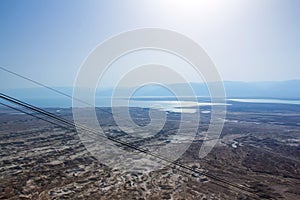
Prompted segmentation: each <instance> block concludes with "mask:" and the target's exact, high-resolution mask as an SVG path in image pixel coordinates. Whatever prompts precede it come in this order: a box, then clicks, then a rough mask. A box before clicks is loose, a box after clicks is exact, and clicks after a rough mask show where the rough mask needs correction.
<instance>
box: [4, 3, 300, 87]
mask: <svg viewBox="0 0 300 200" xmlns="http://www.w3.org/2000/svg"><path fill="white" fill-rule="evenodd" d="M299 8H300V1H297V0H228V1H221V0H220V1H214V0H212V1H206V0H204V1H201V0H200V3H195V2H190V1H180V0H177V1H176V0H166V1H163V0H162V1H161V0H118V1H117V0H109V1H84V0H81V1H78V0H72V1H71V0H63V1H61V0H51V1H50V0H43V1H40V0H28V1H20V0H2V1H0V27H1V29H0V30H1V33H0V65H1V66H4V67H6V68H7V69H9V70H12V71H15V72H17V73H20V74H23V75H25V76H28V77H30V78H32V79H35V80H37V81H40V82H43V83H45V84H47V85H51V86H71V85H72V84H73V82H74V80H75V77H76V74H77V71H78V69H79V67H80V65H81V64H82V62H83V61H84V59H85V58H86V57H87V56H88V54H89V53H90V52H91V51H92V50H93V49H94V48H95V47H96V46H97V45H98V44H99V43H101V42H102V41H104V40H106V39H107V38H110V37H111V36H113V35H116V34H118V33H120V32H124V31H128V30H132V29H137V28H144V27H159V28H166V29H171V30H174V31H177V32H179V33H182V34H185V35H187V36H188V37H190V38H191V39H193V40H194V41H196V42H197V43H198V44H200V45H201V46H202V47H203V48H204V49H205V50H206V52H207V53H208V55H209V56H210V57H211V58H212V60H213V61H214V63H215V64H216V67H217V69H218V70H219V72H220V74H221V76H222V78H223V79H224V80H232V81H280V80H290V79H300V59H299V58H300V12H299ZM0 74H1V79H0V84H1V88H7V87H20V88H21V87H22V86H24V85H23V83H22V81H19V80H18V79H15V78H12V77H10V76H9V75H7V74H6V73H5V72H2V71H1V72H0Z"/></svg>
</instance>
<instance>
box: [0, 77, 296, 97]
mask: <svg viewBox="0 0 300 200" xmlns="http://www.w3.org/2000/svg"><path fill="white" fill-rule="evenodd" d="M190 85H191V87H192V88H193V89H194V91H195V93H196V95H197V96H209V93H208V90H207V88H206V85H205V84H204V83H190ZM224 86H225V91H226V95H227V98H277V99H300V80H290V81H276V82H275V81H274V82H273V81H270V82H239V81H225V82H224ZM172 87H175V88H177V89H179V90H180V89H181V88H184V84H180V83H179V84H173V85H172ZM54 89H56V90H59V91H61V92H63V93H65V94H67V95H70V96H72V91H73V89H72V87H55V88H54ZM127 89H128V88H122V89H121V90H124V91H125V90H127ZM112 91H113V90H112V89H102V90H98V91H97V97H110V96H111V95H112ZM1 92H2V93H5V94H8V95H12V96H15V97H17V98H22V99H55V98H67V97H64V96H62V95H60V94H57V93H55V92H53V91H51V90H49V89H47V88H26V89H10V90H1ZM170 94H171V93H170V92H169V91H168V90H166V89H165V88H162V87H158V86H156V85H153V86H147V87H144V88H143V89H141V90H138V91H137V92H136V93H135V97H140V96H158V97H160V96H170Z"/></svg>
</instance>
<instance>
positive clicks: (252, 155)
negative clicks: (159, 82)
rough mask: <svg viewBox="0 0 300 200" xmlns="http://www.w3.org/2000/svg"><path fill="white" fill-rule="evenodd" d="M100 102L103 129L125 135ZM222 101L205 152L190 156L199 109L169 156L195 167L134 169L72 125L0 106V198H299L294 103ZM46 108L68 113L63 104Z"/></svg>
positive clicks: (138, 116)
mask: <svg viewBox="0 0 300 200" xmlns="http://www.w3.org/2000/svg"><path fill="white" fill-rule="evenodd" d="M104 109H106V111H108V112H101V111H99V112H98V119H99V121H100V124H101V126H102V127H103V129H105V130H109V134H110V135H111V136H114V134H115V135H116V137H118V138H119V139H122V137H124V138H126V134H125V133H122V132H121V131H120V130H119V129H118V127H117V126H116V124H115V123H114V121H113V118H112V116H111V115H110V114H109V111H110V109H109V108H104ZM201 109H204V110H205V109H208V108H201ZM227 109H228V111H227V117H226V122H225V126H224V129H223V132H222V134H221V138H220V141H219V142H218V144H217V145H216V146H215V147H214V149H213V150H212V151H211V152H210V153H209V154H208V156H206V157H205V158H203V159H200V158H199V157H198V153H199V149H200V147H201V144H202V142H203V140H202V139H201V138H202V137H201V134H202V133H203V132H205V131H206V130H207V128H208V124H209V120H210V114H209V112H203V113H202V114H201V121H200V128H199V130H198V131H199V133H198V136H197V137H195V140H194V141H193V142H192V145H191V146H190V147H189V149H188V150H187V151H186V152H185V153H184V154H183V155H182V156H181V157H180V158H179V159H178V161H177V162H178V163H182V164H183V165H184V166H189V167H190V168H192V169H194V170H195V171H199V172H203V173H195V172H194V171H191V170H188V169H184V168H181V167H179V166H175V165H173V164H169V165H167V166H165V167H163V168H162V169H159V170H155V171H150V172H145V173H135V172H126V171H120V170H116V169H114V168H111V167H109V166H106V165H105V163H100V162H99V161H98V160H97V159H96V158H95V157H93V156H92V155H91V154H90V152H89V151H87V149H86V148H85V146H84V145H83V144H82V142H81V140H80V138H79V136H78V134H77V132H76V130H75V129H74V127H73V128H72V127H63V126H59V125H58V124H51V123H48V122H45V121H43V120H41V119H37V118H35V117H33V116H29V115H26V114H24V113H21V112H18V111H16V110H12V109H9V108H5V107H1V110H0V124H1V126H0V199H291V200H297V199H300V190H299V189H300V106H299V105H287V104H286V105H285V104H254V103H237V102H231V105H230V106H228V107H227ZM47 110H48V111H49V112H52V113H55V114H56V115H58V116H60V117H62V118H65V119H68V120H72V110H71V109H70V108H51V109H47ZM131 113H132V116H133V118H134V120H135V121H136V122H137V123H147V120H149V116H148V113H147V109H140V108H132V110H131ZM31 114H35V113H31ZM179 115H180V114H178V113H172V112H169V113H168V119H169V121H168V122H167V124H166V125H165V126H164V129H163V131H162V132H160V133H159V134H157V135H155V137H153V138H152V139H151V141H152V142H154V143H155V142H157V141H164V139H166V137H165V135H164V133H167V134H168V135H172V134H173V132H172V130H173V129H174V127H178V124H177V122H176V120H178V121H179V120H180V117H178V116H179ZM147 143H149V141H147V140H143V141H137V142H136V145H138V146H140V145H145V144H147ZM148 145H149V144H148Z"/></svg>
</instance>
